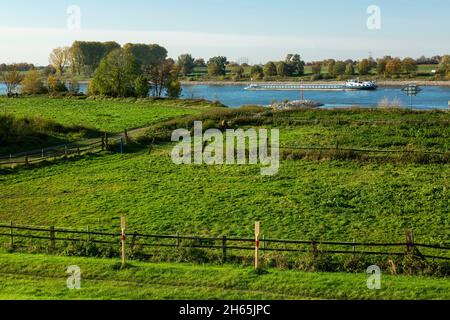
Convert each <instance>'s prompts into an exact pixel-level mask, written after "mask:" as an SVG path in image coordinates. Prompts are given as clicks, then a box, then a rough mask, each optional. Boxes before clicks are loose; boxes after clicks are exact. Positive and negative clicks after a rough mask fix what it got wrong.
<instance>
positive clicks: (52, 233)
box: [50, 226, 56, 250]
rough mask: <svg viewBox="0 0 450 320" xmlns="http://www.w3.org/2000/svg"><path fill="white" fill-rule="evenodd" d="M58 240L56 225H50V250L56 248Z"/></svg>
mask: <svg viewBox="0 0 450 320" xmlns="http://www.w3.org/2000/svg"><path fill="white" fill-rule="evenodd" d="M55 248H56V241H55V227H54V226H51V227H50V250H55Z"/></svg>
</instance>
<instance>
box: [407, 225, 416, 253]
mask: <svg viewBox="0 0 450 320" xmlns="http://www.w3.org/2000/svg"><path fill="white" fill-rule="evenodd" d="M406 252H407V253H408V254H410V253H413V252H414V233H413V231H412V230H407V231H406Z"/></svg>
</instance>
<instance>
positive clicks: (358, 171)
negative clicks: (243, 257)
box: [0, 100, 450, 243]
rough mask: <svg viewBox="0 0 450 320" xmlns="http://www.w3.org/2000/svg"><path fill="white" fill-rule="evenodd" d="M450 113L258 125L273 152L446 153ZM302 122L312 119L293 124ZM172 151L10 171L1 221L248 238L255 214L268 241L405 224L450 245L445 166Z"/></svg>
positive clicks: (347, 236) (218, 115) (353, 235)
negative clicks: (270, 132) (223, 157)
mask: <svg viewBox="0 0 450 320" xmlns="http://www.w3.org/2000/svg"><path fill="white" fill-rule="evenodd" d="M61 101H62V100H60V103H61ZM51 103H55V102H54V101H53V100H52V101H51ZM105 108H106V106H105ZM167 108H169V107H167ZM202 108H203V106H202ZM169 109H170V108H169ZM62 110H63V111H61V113H58V110H57V109H56V106H55V109H54V110H53V113H52V114H51V115H50V117H55V118H60V117H63V115H61V114H64V113H65V112H66V111H65V110H64V109H62ZM187 110H191V109H189V108H187ZM194 110H196V111H197V109H195V108H194ZM249 110H257V111H258V112H260V111H259V110H260V109H258V108H254V109H251V108H250V109H249ZM175 112H177V111H175ZM240 112H241V111H239V110H237V111H236V110H234V111H233V110H230V111H229V112H228V111H227V112H225V111H223V110H222V111H208V112H207V113H206V114H207V115H208V116H206V118H209V119H219V120H220V119H223V118H226V117H230V119H234V122H235V125H237V124H236V123H237V122H238V121H241V122H242V121H243V120H245V122H246V123H247V126H248V123H252V122H253V121H254V119H255V118H253V115H252V114H250V115H249V114H243V115H242V116H241V117H239V116H237V114H239V113H240ZM251 112H253V111H251ZM225 114H229V116H225ZM269 114H270V113H269ZM449 116H450V115H449V114H448V113H447V112H410V111H402V110H339V111H337V110H334V111H330V110H328V111H327V110H315V111H300V112H292V113H286V114H278V113H277V114H275V115H273V117H272V118H270V117H268V118H264V117H261V116H259V115H256V119H257V120H258V121H262V122H266V123H267V126H269V127H270V126H274V127H278V128H280V136H281V141H280V144H281V145H301V146H305V145H306V146H322V145H324V146H328V145H329V146H334V145H335V144H336V141H339V143H340V145H341V146H348V147H358V148H362V147H364V148H381V149H403V148H413V149H419V150H420V149H431V150H440V151H446V150H448V148H449V141H450V139H449V137H450V132H449V126H448V125H446V122H445V121H448V120H449ZM195 117H197V116H195ZM203 117H205V116H203ZM81 118H83V117H80V120H79V121H81ZM88 118H89V117H88ZM310 119H315V120H316V121H317V123H316V124H311V123H307V124H304V123H302V122H296V121H298V120H310ZM203 120H205V119H203ZM361 120H364V121H366V123H359V122H358V121H361ZM117 121H118V122H121V121H122V119H121V118H120V120H117ZM183 121H185V120H183ZM183 121H181V122H180V123H177V122H175V126H176V127H178V126H181V127H183V126H184V124H183V123H184V122H183ZM187 121H189V120H187ZM207 121H209V123H210V124H211V121H213V120H207ZM373 121H385V123H383V122H376V123H374V122H373ZM217 122H218V121H217ZM213 123H214V121H213ZM109 126H112V127H114V126H116V123H115V122H111V123H109ZM263 126H264V125H263ZM169 136H170V134H169ZM170 152H171V144H161V145H159V146H158V147H157V148H155V149H154V150H153V151H152V153H151V154H148V152H147V149H144V150H139V149H137V150H131V151H130V152H129V153H127V154H124V155H120V154H114V153H112V154H111V153H106V154H102V155H92V156H86V157H84V158H83V159H81V160H79V161H61V162H58V163H56V164H54V165H50V166H44V167H36V168H31V169H27V170H13V171H10V172H9V173H8V174H3V175H1V176H0V183H1V185H2V194H1V196H0V221H1V222H9V221H11V220H13V221H14V222H16V223H18V224H38V225H50V224H54V225H57V226H60V227H86V226H90V227H92V228H101V229H104V228H116V227H117V220H116V219H117V217H118V216H120V215H121V214H124V215H127V217H128V219H129V223H130V227H131V228H134V229H138V230H143V231H146V232H157V233H176V232H180V233H181V234H205V235H209V234H210V235H214V236H219V235H223V234H225V235H228V236H233V235H236V236H251V235H252V224H253V222H254V221H255V220H256V219H259V220H261V222H262V225H263V226H264V227H263V230H264V234H265V235H266V236H268V237H282V238H294V239H316V240H339V241H340V240H344V241H349V240H350V241H351V240H352V239H357V240H379V241H386V240H390V241H391V240H395V241H398V240H403V239H404V231H405V229H413V230H415V232H416V237H417V238H418V241H420V242H431V243H448V242H449V241H450V231H449V230H450V164H448V163H436V164H420V163H415V162H414V161H412V162H405V163H396V162H377V161H346V160H334V161H307V160H284V161H282V162H281V166H280V171H279V174H278V175H276V176H273V177H262V176H261V175H260V174H259V169H260V167H259V166H227V165H223V166H206V165H202V166H186V165H184V166H178V165H175V164H173V163H172V161H171V159H170Z"/></svg>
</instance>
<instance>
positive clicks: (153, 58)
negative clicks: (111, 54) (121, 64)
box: [123, 43, 168, 70]
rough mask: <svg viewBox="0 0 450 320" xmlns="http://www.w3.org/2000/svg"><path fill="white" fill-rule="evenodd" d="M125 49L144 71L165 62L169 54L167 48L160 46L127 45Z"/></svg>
mask: <svg viewBox="0 0 450 320" xmlns="http://www.w3.org/2000/svg"><path fill="white" fill-rule="evenodd" d="M123 49H124V50H125V51H127V52H129V53H130V54H132V55H133V57H134V58H135V59H136V62H137V63H138V64H139V66H140V67H141V68H142V69H143V70H145V69H148V68H149V67H150V66H152V65H156V64H160V63H162V62H164V60H165V59H166V58H167V54H168V53H167V50H166V48H164V47H161V46H160V45H158V44H143V43H127V44H126V45H124V46H123Z"/></svg>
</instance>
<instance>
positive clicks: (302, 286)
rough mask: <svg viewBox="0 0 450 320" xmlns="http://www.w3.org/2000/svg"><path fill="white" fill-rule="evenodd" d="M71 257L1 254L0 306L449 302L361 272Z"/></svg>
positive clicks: (432, 281) (428, 285)
mask: <svg viewBox="0 0 450 320" xmlns="http://www.w3.org/2000/svg"><path fill="white" fill-rule="evenodd" d="M72 265H77V266H79V267H80V270H81V283H80V285H81V288H80V289H79V290H69V289H68V288H67V284H66V281H67V278H68V277H69V275H68V274H67V273H66V270H67V268H68V267H69V266H72ZM119 269H120V262H119V261H118V260H110V259H93V258H68V257H57V256H46V255H29V254H9V253H5V252H0V279H1V281H0V299H19V300H23V299H31V300H41V299H45V300H48V299H57V300H64V299H69V300H77V299H94V300H102V299H108V300H111V299H133V300H134V299H137V300H140V299H152V300H158V299H164V300H167V299H170V300H179V299H183V300H185V299H189V300H203V299H206V300H211V299H225V300H227V299H238V300H255V299H256V300H260V299H261V300H274V299H280V300H298V299H302V300H318V299H363V300H369V299H375V300H380V299H395V300H403V299H408V300H422V299H436V300H445V299H450V295H449V290H448V287H449V280H448V279H443V278H433V277H417V276H391V275H383V276H382V278H381V290H369V289H368V288H367V275H366V274H365V273H364V271H363V270H362V271H361V272H360V273H354V274H345V273H304V272H299V271H289V270H284V271H283V270H277V269H269V270H267V273H265V274H261V275H258V274H256V273H255V272H254V271H253V270H252V269H251V268H244V267H236V266H228V265H227V266H208V265H192V264H180V263H178V264H173V263H172V264H170V263H142V262H132V263H131V264H130V265H128V267H127V268H126V269H124V270H119Z"/></svg>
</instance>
